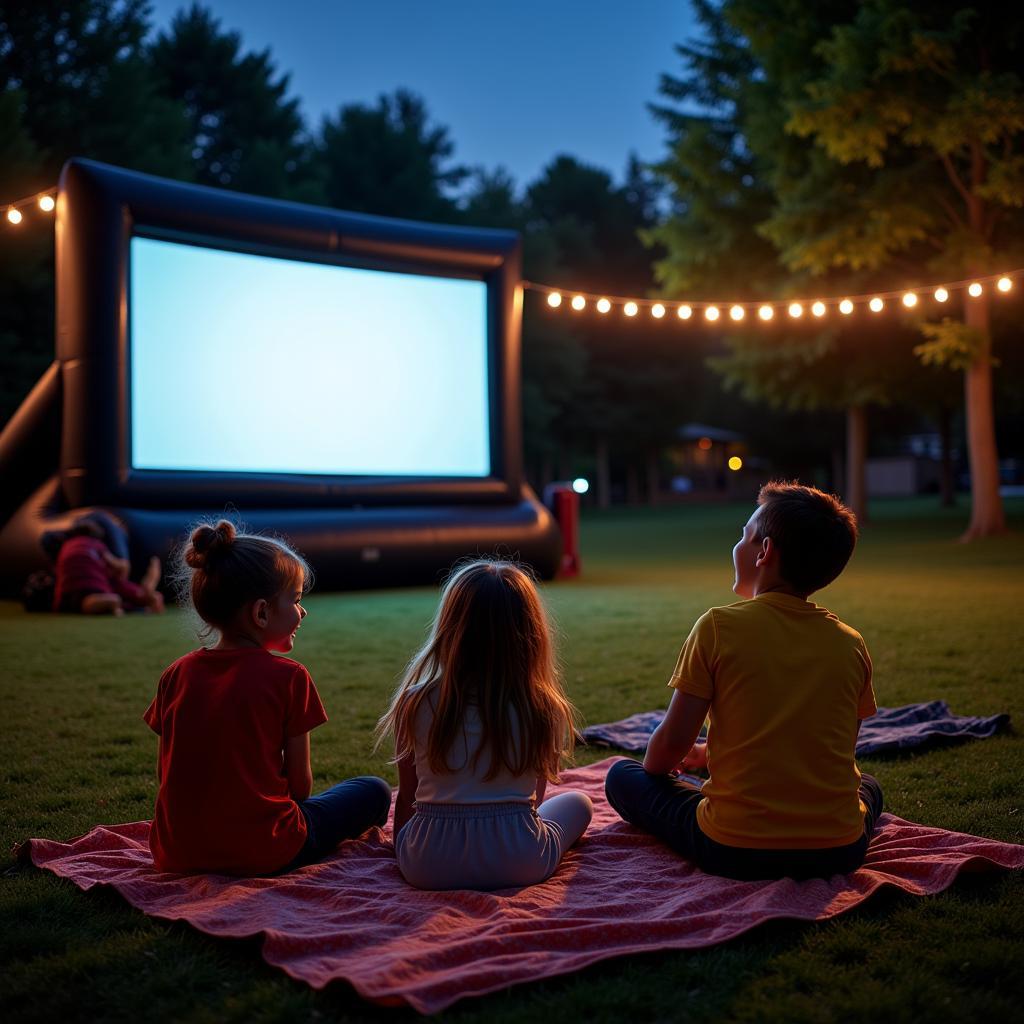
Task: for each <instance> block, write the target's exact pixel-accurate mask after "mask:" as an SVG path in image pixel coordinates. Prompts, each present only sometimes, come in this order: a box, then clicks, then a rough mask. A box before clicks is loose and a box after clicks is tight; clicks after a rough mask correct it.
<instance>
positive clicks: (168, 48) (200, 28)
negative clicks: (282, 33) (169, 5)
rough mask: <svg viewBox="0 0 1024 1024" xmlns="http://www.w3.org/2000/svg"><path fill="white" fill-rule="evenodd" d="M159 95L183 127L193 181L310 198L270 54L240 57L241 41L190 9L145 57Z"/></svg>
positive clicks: (305, 158)
mask: <svg viewBox="0 0 1024 1024" xmlns="http://www.w3.org/2000/svg"><path fill="white" fill-rule="evenodd" d="M148 59H149V62H150V64H151V66H152V68H153V73H154V75H155V77H156V80H157V83H158V86H159V89H160V92H161V95H163V96H165V97H167V98H168V99H171V100H173V101H175V102H176V103H177V104H179V105H180V107H181V108H182V109H183V110H184V112H185V115H186V117H187V119H188V126H189V129H188V135H189V148H190V152H191V160H192V167H193V173H194V176H195V180H196V181H198V182H200V183H201V184H204V185H214V186H217V187H218V188H233V189H238V190H240V191H245V192H255V193H259V194H263V195H272V196H279V197H288V198H304V197H305V196H307V195H308V194H309V189H310V184H309V181H308V178H309V176H310V173H311V172H310V163H309V161H310V153H309V146H308V142H307V140H306V138H305V129H304V124H303V121H302V116H301V114H300V113H299V101H298V99H296V98H294V97H292V98H288V97H287V92H288V75H280V76H277V75H276V71H275V68H274V65H273V62H272V60H271V57H270V51H269V50H263V51H262V52H260V53H242V42H241V37H240V36H239V34H238V33H237V32H231V31H225V30H223V29H222V28H221V26H220V22H219V20H218V19H217V18H215V17H214V15H213V13H212V12H211V11H210V10H209V9H207V8H203V7H201V6H200V5H199V4H197V3H193V4H192V6H191V7H190V8H188V9H187V10H181V11H179V12H178V13H177V14H176V15H175V16H174V19H173V20H172V22H171V25H170V28H169V29H168V30H167V31H164V32H161V33H159V34H158V35H157V37H156V39H155V40H154V41H153V42H152V44H151V45H150V46H149V49H148Z"/></svg>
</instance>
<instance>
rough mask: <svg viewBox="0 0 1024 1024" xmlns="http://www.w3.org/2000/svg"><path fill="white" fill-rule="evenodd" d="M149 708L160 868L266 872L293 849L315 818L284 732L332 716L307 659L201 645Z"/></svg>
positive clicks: (153, 845) (153, 838)
mask: <svg viewBox="0 0 1024 1024" xmlns="http://www.w3.org/2000/svg"><path fill="white" fill-rule="evenodd" d="M143 717H144V718H145V721H146V724H147V725H149V727H150V728H151V729H152V730H153V731H154V732H155V733H158V734H159V736H160V790H159V792H158V794H157V798H156V813H155V814H154V817H153V828H152V831H151V833H150V849H151V850H152V852H153V860H154V862H155V863H156V866H157V867H158V868H160V869H161V870H163V871H215V872H223V873H226V874H234V875H260V874H268V873H271V872H274V871H278V870H280V869H281V868H283V867H285V866H286V865H287V864H288V863H290V862H291V861H292V860H293V859H294V857H295V856H296V854H298V852H299V850H301V849H302V846H303V844H304V843H305V841H306V821H305V818H303V816H302V812H301V811H300V810H299V805H298V804H297V803H296V802H295V801H294V800H293V799H292V798H291V796H290V795H289V792H288V780H287V779H286V777H285V775H284V761H283V750H284V745H285V740H286V739H287V738H288V737H290V736H301V735H302V734H303V733H307V732H309V731H310V730H311V729H315V728H316V727H317V726H318V725H320V724H321V723H323V722H326V721H327V714H326V712H325V711H324V706H323V704H322V703H321V702H320V695H319V694H318V693H317V690H316V686H315V685H314V684H313V680H312V679H311V678H310V675H309V673H308V672H307V671H306V669H305V668H304V667H303V666H302V665H300V664H299V663H298V662H295V661H292V660H291V659H290V658H283V657H278V656H276V655H273V654H270V653H269V652H268V651H265V650H263V649H262V648H259V647H249V648H244V649H242V650H202V649H201V650H198V651H193V652H192V653H191V654H186V655H185V656H184V657H183V658H179V659H178V660H177V661H176V662H174V664H173V665H171V666H170V668H168V669H166V670H165V672H164V674H163V675H162V676H161V677H160V684H159V686H158V688H157V694H156V697H155V698H154V700H153V703H152V704H150V706H149V708H148V709H147V711H146V713H145V715H144V716H143Z"/></svg>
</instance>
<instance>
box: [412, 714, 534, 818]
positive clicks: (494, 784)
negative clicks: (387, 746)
mask: <svg viewBox="0 0 1024 1024" xmlns="http://www.w3.org/2000/svg"><path fill="white" fill-rule="evenodd" d="M509 714H510V727H511V728H512V729H513V730H515V731H516V733H518V727H517V724H516V717H515V712H514V711H512V710H511V709H510V712H509ZM433 719H434V708H433V706H432V704H431V701H430V698H429V697H428V698H427V699H426V700H423V701H421V703H420V706H419V708H418V709H417V712H416V719H415V721H414V722H413V743H414V746H415V757H416V777H417V786H416V802H417V803H432V804H492V803H530V802H532V800H533V798H534V796H535V794H536V790H537V776H536V775H535V774H533V773H530V772H528V773H527V774H525V775H513V774H512V773H511V772H510V771H509V770H508V769H507V768H506V767H505V765H504V764H501V765H500V766H499V768H498V772H497V774H496V775H495V776H494V778H492V779H487V780H485V779H484V775H485V774H487V771H488V769H489V768H490V766H491V756H490V752H489V751H487V750H485V751H483V752H482V753H481V754H480V757H479V758H478V760H477V763H476V767H475V769H474V766H473V757H474V755H475V754H476V752H477V750H478V749H479V747H480V738H481V737H480V734H481V731H482V726H481V723H480V717H479V714H478V713H477V710H476V708H475V707H474V706H473V705H470V706H469V707H468V708H467V709H466V718H465V721H464V722H463V723H462V732H461V733H457V734H456V737H455V741H454V743H452V746H451V749H450V750H449V751H448V755H447V758H446V760H447V763H448V767H449V768H450V769H451V770H450V771H449V772H445V773H443V774H440V775H439V774H435V773H434V771H433V770H432V769H431V767H430V763H429V761H428V759H427V737H428V735H429V733H430V724H431V722H432V721H433Z"/></svg>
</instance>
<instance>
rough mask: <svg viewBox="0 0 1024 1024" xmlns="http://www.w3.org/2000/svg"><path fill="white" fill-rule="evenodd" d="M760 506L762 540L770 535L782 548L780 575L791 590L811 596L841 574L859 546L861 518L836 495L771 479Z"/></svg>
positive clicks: (760, 533) (763, 493)
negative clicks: (858, 529) (858, 530)
mask: <svg viewBox="0 0 1024 1024" xmlns="http://www.w3.org/2000/svg"><path fill="white" fill-rule="evenodd" d="M757 503H758V505H760V507H761V512H760V514H759V515H758V517H757V535H758V539H763V538H764V537H770V538H771V540H772V543H773V544H774V545H775V546H776V547H777V548H778V549H779V572H780V574H781V576H782V578H783V579H784V580H785V581H786V582H787V583H788V584H789V585H790V586H791V587H793V588H795V589H796V590H798V591H800V592H802V593H804V594H810V593H813V592H814V591H815V590H821V588H822V587H826V586H828V584H830V583H831V582H832V581H833V580H834V579H835V578H836V577H837V576H838V575H839V574H840V573H841V572H842V571H843V569H844V568H845V567H846V563H847V562H848V561H849V560H850V555H852V554H853V549H854V546H855V545H856V543H857V517H856V516H855V515H854V514H853V512H851V511H850V509H848V508H847V507H846V506H845V505H844V504H843V503H842V502H841V501H840V500H839V499H838V498H837V497H836V496H835V495H834V494H826V493H825V492H824V491H819V490H818V489H817V488H816V487H805V486H803V485H802V484H799V483H797V482H796V481H792V482H789V481H785V480H773V481H772V482H771V483H767V484H765V485H764V487H762V488H761V491H760V493H759V494H758V496H757Z"/></svg>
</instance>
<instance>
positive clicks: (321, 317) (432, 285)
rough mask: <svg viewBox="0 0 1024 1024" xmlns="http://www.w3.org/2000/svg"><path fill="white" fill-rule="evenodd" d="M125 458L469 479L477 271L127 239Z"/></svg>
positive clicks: (232, 469)
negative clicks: (419, 270)
mask: <svg viewBox="0 0 1024 1024" xmlns="http://www.w3.org/2000/svg"><path fill="white" fill-rule="evenodd" d="M129 282H130V283H129V338H130V341H129V366H130V371H129V385H130V416H131V418H130V423H131V427H130V450H131V465H132V468H134V469H140V470H187V471H193V472H195V471H199V472H203V471H208V472H216V473H223V472H229V473H275V474H277V473H282V474H317V475H332V476H336V475H345V476H359V477H461V478H481V477H486V476H488V475H489V474H490V472H491V468H492V467H491V436H490V423H491V415H490V412H491V411H490V408H489V398H488V395H489V389H488V336H487V287H486V285H485V284H484V282H483V281H479V280H463V279H458V278H448V277H433V276H427V275H418V274H405V273H394V272H390V271H379V270H364V269H356V268H352V267H343V266H336V265H331V264H323V263H309V262H302V261H298V260H289V259H279V258H276V257H268V256H256V255H251V254H247V253H239V252H230V251H226V250H221V249H213V248H206V247H203V246H198V245H186V244H181V243H177V242H168V241H163V240H157V239H152V238H144V237H133V238H132V239H131V243H130V274H129Z"/></svg>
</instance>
